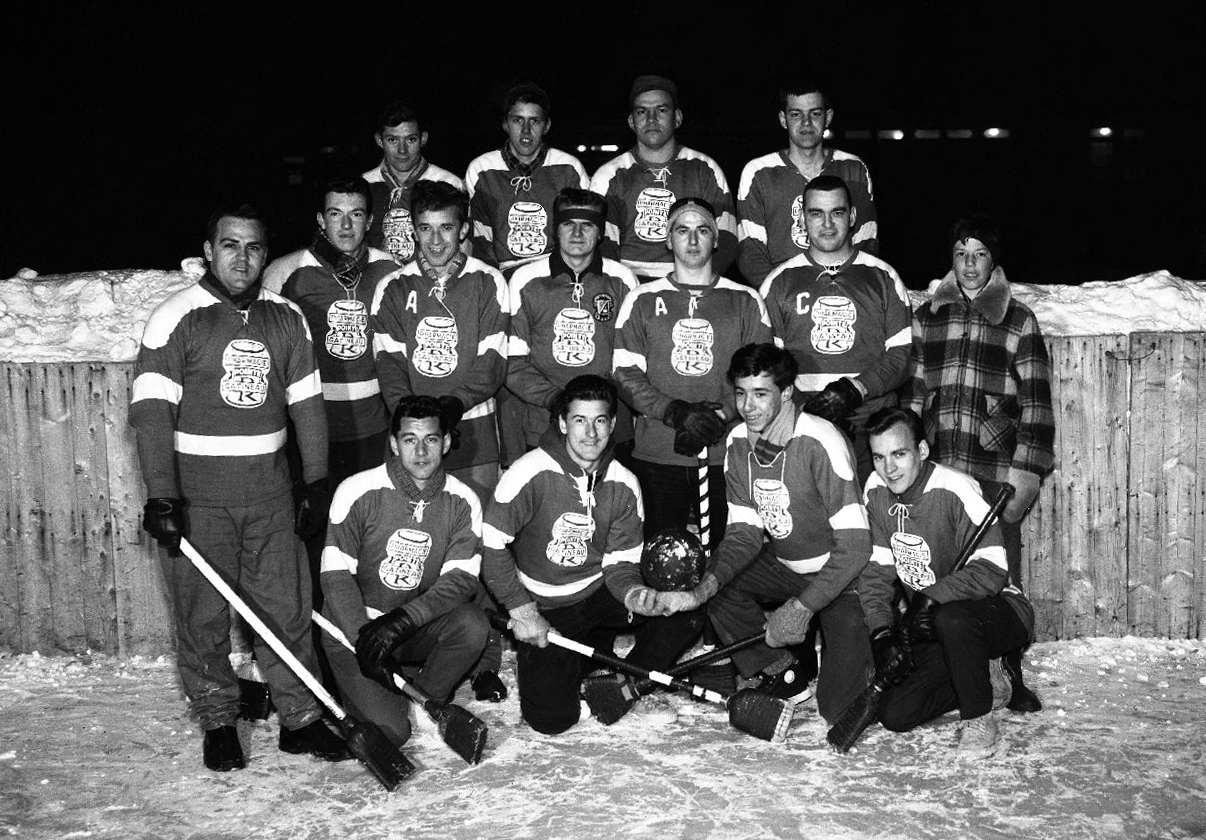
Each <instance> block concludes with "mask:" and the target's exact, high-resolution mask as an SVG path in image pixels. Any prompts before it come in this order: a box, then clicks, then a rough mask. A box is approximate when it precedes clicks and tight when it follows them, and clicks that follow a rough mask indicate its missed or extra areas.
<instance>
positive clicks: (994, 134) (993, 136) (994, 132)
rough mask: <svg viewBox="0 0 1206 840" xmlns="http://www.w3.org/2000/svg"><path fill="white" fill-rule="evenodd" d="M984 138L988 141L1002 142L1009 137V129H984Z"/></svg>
mask: <svg viewBox="0 0 1206 840" xmlns="http://www.w3.org/2000/svg"><path fill="white" fill-rule="evenodd" d="M984 136H985V137H987V138H988V139H989V140H1004V139H1005V138H1007V137H1008V136H1009V129H1008V128H986V129H984Z"/></svg>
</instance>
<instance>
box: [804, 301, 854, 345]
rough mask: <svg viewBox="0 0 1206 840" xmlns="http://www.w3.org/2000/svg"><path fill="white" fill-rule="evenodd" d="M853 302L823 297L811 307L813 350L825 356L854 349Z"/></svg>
mask: <svg viewBox="0 0 1206 840" xmlns="http://www.w3.org/2000/svg"><path fill="white" fill-rule="evenodd" d="M857 320H858V312H857V311H856V310H855V308H854V301H852V300H851V299H850V298H848V297H842V296H841V295H823V296H821V297H819V298H817V302H816V303H814V304H813V306H812V334H811V335H810V338H811V340H812V346H813V349H814V350H816V351H817V352H818V353H823V354H825V355H826V356H836V355H839V354H841V353H846V352H849V350H850V348H852V347H854V322H855V321H857Z"/></svg>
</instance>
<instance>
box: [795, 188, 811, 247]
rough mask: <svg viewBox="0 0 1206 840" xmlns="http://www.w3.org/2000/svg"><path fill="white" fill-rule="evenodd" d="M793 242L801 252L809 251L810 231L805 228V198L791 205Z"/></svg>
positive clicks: (799, 196)
mask: <svg viewBox="0 0 1206 840" xmlns="http://www.w3.org/2000/svg"><path fill="white" fill-rule="evenodd" d="M791 241H792V244H793V245H795V246H796V247H797V248H799V249H800V250H801V251H807V250H808V229H807V228H805V227H804V196H802V195H797V196H796V197H795V200H794V201H792V203H791Z"/></svg>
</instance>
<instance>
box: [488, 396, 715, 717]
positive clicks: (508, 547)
mask: <svg viewBox="0 0 1206 840" xmlns="http://www.w3.org/2000/svg"><path fill="white" fill-rule="evenodd" d="M553 411H554V413H555V415H556V417H557V423H556V425H554V426H552V427H550V429H549V431H548V433H546V435H545V437H544V439H543V441H542V442H541V445H540V447H539V448H538V449H534V450H532V451H531V452H529V453H527V454H526V455H524V456H523V457H521V458H520V459H519V460H517V461H516V462H515V463H514V464H512V465H511V468H510V469H509V470H507V472H506V474H505V475H503V477H502V480H501V481H499V483H498V488H497V489H496V490H495V491H494V498H493V499H491V500H490V504H489V505H488V507H487V509H486V522H485V529H484V530H485V533H484V538H483V542H482V544H483V556H482V577H483V578H484V579H485V581H486V585H487V586H488V587H489V588H490V591H491V593H492V594H493V595H494V597H495V598H497V599H498V601H499V603H501V604H502V605H503V606H504V607H506V609H507V610H508V612H509V613H510V616H511V618H510V622H509V626H510V628H511V630H512V631H513V632H514V634H515V638H516V639H517V640H518V641H520V642H523V643H524V644H520V645H519V646H518V650H517V670H518V677H519V708H520V712H521V713H522V714H523V718H524V720H526V721H527V722H528V725H529V726H531V727H532V728H533V729H535V730H537V731H538V732H544V733H546V734H550V735H555V734H557V733H560V732H564V731H565V730H567V729H569V728H570V727H571V726H573V725H574V724H575V723H577V722H578V717H579V714H580V708H581V704H580V702H579V686H580V684H581V682H582V677H583V676H584V675H585V673H586V671H587V670H588V669H589V660H587V659H585V658H582V657H580V656H579V655H578V654H576V653H573V652H572V651H567V650H565V649H564V648H560V647H556V646H552V645H549V643H548V633H549V630H550V629H555V630H557V632H559V633H561V634H562V635H563V636H566V637H568V638H570V639H575V640H577V641H580V642H584V643H586V644H590V645H593V646H596V647H598V646H602V647H604V648H606V649H610V647H611V642H612V640H614V638H615V635H616V633H617V632H625V631H631V632H633V633H634V635H635V636H636V645H635V646H634V647H633V649H632V651H631V653H630V654H629V655H628V660H629V661H630V662H634V663H636V664H638V665H641V666H644V667H646V668H654V669H661V670H664V669H666V668H668V667H670V666H672V665H673V664H674V661H675V659H676V657H677V656H678V655H679V654H680V653H682V652H683V650H685V649H686V648H687V646H688V645H689V644H690V643H691V641H692V640H693V639H694V638H695V637H696V636H697V635H699V632H700V630H701V629H702V627H703V613H702V611H700V610H693V611H687V612H681V613H678V614H676V615H673V616H670V617H659V616H660V615H661V614H662V613H663V612H664V610H663V609H662V608H661V607H660V606H659V604H658V602H657V597H658V592H657V590H655V589H652V588H651V587H648V586H646V585H645V583H644V582H643V580H642V579H641V571H640V567H639V562H640V557H641V548H642V526H643V518H644V513H643V507H642V501H641V489H640V485H639V484H638V483H637V480H636V477H635V476H634V475H633V474H632V473H631V472H630V471H629V470H628V469H626V468H625V467H624V466H622V465H621V464H620V463H619V462H618V461H616V460H615V459H614V457H613V455H614V450H613V447H612V446H611V434H612V430H613V429H614V428H615V423H616V389H615V386H614V385H612V383H611V382H609V381H608V380H606V379H603V378H602V377H600V376H595V375H586V376H579V377H575V378H574V379H571V380H570V381H569V382H568V383H567V384H566V386H565V390H564V392H563V393H562V396H561V398H560V399H559V400H558V401H557V403H555V404H554V408H553ZM648 700H649V698H646V702H647V701H648Z"/></svg>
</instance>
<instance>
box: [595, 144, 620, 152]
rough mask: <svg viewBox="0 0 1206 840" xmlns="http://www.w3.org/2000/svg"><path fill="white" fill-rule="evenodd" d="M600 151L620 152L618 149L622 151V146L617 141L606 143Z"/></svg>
mask: <svg viewBox="0 0 1206 840" xmlns="http://www.w3.org/2000/svg"><path fill="white" fill-rule="evenodd" d="M599 151H600V152H618V151H620V147H619V146H617V145H616V144H615V143H604V144H603V145H602V146H600V147H599Z"/></svg>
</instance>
